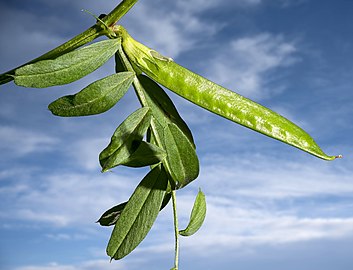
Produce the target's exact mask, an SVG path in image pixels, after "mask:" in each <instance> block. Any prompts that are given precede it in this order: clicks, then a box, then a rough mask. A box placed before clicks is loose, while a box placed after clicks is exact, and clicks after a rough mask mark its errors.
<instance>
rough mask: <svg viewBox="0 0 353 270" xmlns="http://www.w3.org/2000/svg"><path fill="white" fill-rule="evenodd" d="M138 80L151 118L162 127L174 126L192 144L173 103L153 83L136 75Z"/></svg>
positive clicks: (188, 131)
mask: <svg viewBox="0 0 353 270" xmlns="http://www.w3.org/2000/svg"><path fill="white" fill-rule="evenodd" d="M138 80H139V82H140V83H141V85H142V86H143V90H144V92H145V98H146V100H147V103H148V106H149V107H150V108H151V111H152V114H153V117H154V118H155V119H156V120H157V121H158V122H159V123H160V125H161V126H163V127H165V126H166V125H167V124H169V123H174V124H176V125H177V126H178V127H179V128H180V130H182V131H183V132H184V134H185V135H186V136H187V137H188V138H189V140H190V142H192V144H194V140H193V137H192V134H191V131H190V129H189V127H188V126H187V124H186V123H185V121H184V120H183V119H182V118H181V116H180V114H179V113H178V111H177V109H176V107H175V105H174V104H173V101H172V100H171V99H170V98H169V96H168V95H167V93H166V92H165V91H164V90H163V89H162V88H161V87H160V86H159V85H158V84H157V83H156V82H155V81H153V80H152V79H150V78H149V77H147V76H145V75H138Z"/></svg>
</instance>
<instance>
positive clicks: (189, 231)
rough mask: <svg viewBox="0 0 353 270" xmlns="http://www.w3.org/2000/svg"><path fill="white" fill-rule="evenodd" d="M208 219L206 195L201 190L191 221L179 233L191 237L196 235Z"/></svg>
mask: <svg viewBox="0 0 353 270" xmlns="http://www.w3.org/2000/svg"><path fill="white" fill-rule="evenodd" d="M205 217H206V198H205V194H204V193H203V192H202V191H201V189H200V190H199V193H198V194H197V196H196V199H195V202H194V206H193V207H192V211H191V215H190V221H189V224H188V226H187V227H186V229H184V230H181V231H179V234H180V235H182V236H190V235H193V234H194V233H196V232H197V231H198V230H199V229H200V228H201V226H202V224H203V222H204V220H205Z"/></svg>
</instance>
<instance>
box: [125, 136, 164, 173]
mask: <svg viewBox="0 0 353 270" xmlns="http://www.w3.org/2000/svg"><path fill="white" fill-rule="evenodd" d="M166 156H167V154H166V152H165V151H164V150H163V149H161V148H159V147H158V146H156V145H155V144H152V143H148V142H144V141H142V142H141V143H140V145H139V146H138V148H137V149H136V151H135V152H133V153H132V154H131V155H130V156H129V157H127V159H125V160H124V161H123V162H122V165H125V166H128V167H144V166H149V165H153V164H157V163H159V162H161V161H162V160H163V159H164V158H165V157H166Z"/></svg>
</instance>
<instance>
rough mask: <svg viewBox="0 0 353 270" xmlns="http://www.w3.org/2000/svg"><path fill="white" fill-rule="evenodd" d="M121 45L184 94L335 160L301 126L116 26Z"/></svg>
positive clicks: (139, 64)
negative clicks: (196, 71)
mask: <svg viewBox="0 0 353 270" xmlns="http://www.w3.org/2000/svg"><path fill="white" fill-rule="evenodd" d="M116 32H117V33H118V35H119V36H121V37H122V47H123V50H124V51H125V53H126V55H127V57H128V58H129V60H130V61H131V62H132V64H133V65H134V66H135V68H136V69H137V70H138V71H140V72H143V73H145V74H146V75H148V76H149V77H151V78H152V79H153V80H155V81H156V82H158V83H160V84H161V85H163V86H165V87H167V88H168V89H170V90H171V91H173V92H175V93H176V94H178V95H180V96H181V97H183V98H185V99H187V100H189V101H191V102H193V103H195V104H196V105H198V106H200V107H202V108H204V109H207V110H209V111H211V112H213V113H215V114H218V115H220V116H222V117H225V118H227V119H229V120H231V121H233V122H236V123H238V124H240V125H242V126H245V127H247V128H250V129H252V130H255V131H257V132H260V133H262V134H264V135H267V136H269V137H271V138H274V139H277V140H279V141H282V142H284V143H287V144H289V145H292V146H294V147H297V148H299V149H301V150H303V151H306V152H308V153H310V154H312V155H314V156H317V157H319V158H322V159H325V160H333V159H335V158H336V157H337V156H328V155H326V154H325V153H324V152H323V151H322V150H321V148H320V147H319V146H318V145H317V144H316V142H315V141H314V140H313V138H312V137H311V136H310V135H309V134H308V133H306V132H305V131H304V130H303V129H301V128H300V127H299V126H297V125H295V124H294V123H292V122H291V121H289V120H288V119H286V118H285V117H283V116H281V115H279V114H278V113H276V112H274V111H272V110H270V109H268V108H266V107H264V106H262V105H260V104H258V103H256V102H254V101H252V100H250V99H247V98H245V97H243V96H241V95H239V94H237V93H235V92H233V91H230V90H228V89H226V88H224V87H222V86H220V85H217V84H215V83H213V82H211V81H209V80H207V79H205V78H204V77H202V76H200V75H198V74H195V73H193V72H191V71H190V70H188V69H186V68H184V67H182V66H180V65H178V64H176V63H175V62H174V61H173V60H172V59H171V58H167V57H164V56H162V55H160V54H159V53H158V52H156V51H154V50H152V49H150V48H148V47H146V46H145V45H143V44H141V43H139V42H137V41H135V40H134V39H133V38H132V37H131V36H130V35H129V34H128V33H127V32H126V30H125V29H124V28H123V27H121V26H117V27H116Z"/></svg>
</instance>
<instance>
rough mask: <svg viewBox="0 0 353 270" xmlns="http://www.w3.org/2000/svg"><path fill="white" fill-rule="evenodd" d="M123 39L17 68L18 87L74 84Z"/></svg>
mask: <svg viewBox="0 0 353 270" xmlns="http://www.w3.org/2000/svg"><path fill="white" fill-rule="evenodd" d="M120 42H121V40H120V39H109V40H104V41H100V42H96V43H93V44H91V45H89V46H86V47H83V48H81V49H78V50H75V51H72V52H69V53H66V54H64V55H62V56H59V57H58V58H56V59H53V60H42V61H38V62H35V63H33V64H28V65H25V66H23V67H20V68H18V69H16V71H15V76H14V78H15V83H16V84H17V85H19V86H24V87H34V88H45V87H50V86H54V85H63V84H68V83H71V82H74V81H76V80H78V79H80V78H82V77H84V76H86V75H88V74H90V73H91V72H93V71H95V70H96V69H97V68H99V67H100V66H102V65H103V64H104V63H105V62H106V61H108V59H109V58H110V57H112V56H113V55H114V54H115V52H116V51H117V50H118V45H119V44H120Z"/></svg>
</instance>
